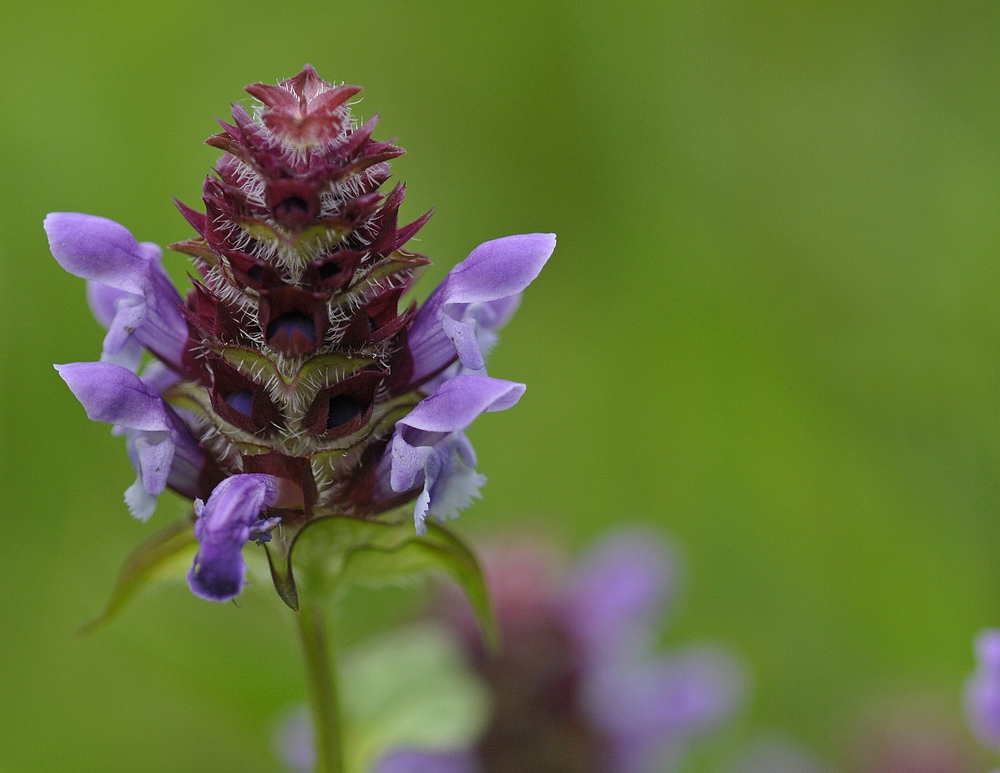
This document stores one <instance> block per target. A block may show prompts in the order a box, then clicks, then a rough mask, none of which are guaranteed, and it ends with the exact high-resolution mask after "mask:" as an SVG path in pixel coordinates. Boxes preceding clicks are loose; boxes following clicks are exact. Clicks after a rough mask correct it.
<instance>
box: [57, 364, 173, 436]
mask: <svg viewBox="0 0 1000 773" xmlns="http://www.w3.org/2000/svg"><path fill="white" fill-rule="evenodd" d="M55 369H56V370H57V371H58V372H59V375H60V376H62V378H63V380H64V381H65V382H66V384H67V385H68V386H69V388H70V390H71V391H72V392H73V394H74V395H76V399H77V400H79V401H80V403H81V404H82V405H83V407H84V409H85V410H86V411H87V416H88V418H90V420H91V421H102V422H105V423H107V424H117V425H118V426H121V427H125V428H126V429H138V430H148V431H166V430H169V429H170V423H169V420H168V419H167V414H166V404H165V403H164V402H163V398H161V397H160V395H159V394H158V393H156V392H154V391H153V390H151V389H150V388H149V387H147V386H146V385H145V384H143V383H142V381H141V380H140V379H139V377H138V376H137V375H135V373H133V372H132V371H130V370H128V369H127V368H123V367H122V366H120V365H115V364H114V363H110V362H73V363H69V364H68V365H56V366H55Z"/></svg>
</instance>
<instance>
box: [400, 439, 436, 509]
mask: <svg viewBox="0 0 1000 773" xmlns="http://www.w3.org/2000/svg"><path fill="white" fill-rule="evenodd" d="M436 456H437V454H435V453H434V446H411V445H410V444H409V443H407V442H406V441H405V440H404V439H403V436H402V435H401V434H399V433H398V432H397V433H396V434H394V435H393V436H392V443H391V445H390V446H389V458H390V459H391V468H390V473H389V481H390V485H391V486H392V490H393V491H394V492H397V493H400V494H401V493H403V492H404V491H409V490H410V489H412V488H414V487H416V486H417V483H418V479H419V478H420V476H421V475H423V474H424V470H425V469H426V468H427V465H429V464H431V462H432V459H434V458H435V457H436ZM426 509H427V505H426V503H424V510H426Z"/></svg>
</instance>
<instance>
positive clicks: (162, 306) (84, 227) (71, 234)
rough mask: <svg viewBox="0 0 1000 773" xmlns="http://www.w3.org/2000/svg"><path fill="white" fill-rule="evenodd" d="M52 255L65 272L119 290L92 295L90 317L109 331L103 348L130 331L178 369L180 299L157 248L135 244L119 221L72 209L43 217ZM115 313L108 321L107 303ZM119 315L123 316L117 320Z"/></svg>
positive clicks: (182, 328)
mask: <svg viewBox="0 0 1000 773" xmlns="http://www.w3.org/2000/svg"><path fill="white" fill-rule="evenodd" d="M45 231H46V233H47V234H48V237H49V247H50V249H51V250H52V254H53V256H54V257H55V259H56V260H57V261H58V262H59V265H60V266H62V267H63V268H64V269H65V270H66V271H68V272H69V273H71V274H74V275H75V276H79V277H81V278H83V279H87V280H90V281H91V282H95V283H99V284H101V285H105V286H106V287H108V288H111V289H112V290H118V291H120V292H122V293H124V294H125V297H121V298H115V299H113V296H112V294H111V293H110V291H102V293H98V296H97V297H96V298H95V297H94V293H93V291H92V292H91V307H92V308H93V309H94V312H95V316H96V317H97V318H98V321H100V322H101V323H102V324H104V325H105V326H106V327H108V329H109V333H108V337H107V338H106V339H105V352H106V353H107V354H108V356H109V357H114V356H115V355H117V354H118V353H119V352H120V351H121V349H122V347H123V346H124V345H125V344H124V342H125V340H127V339H128V338H129V337H131V336H132V335H134V336H135V339H136V340H137V341H138V342H139V343H140V344H141V345H142V346H144V347H145V348H147V349H149V350H150V351H151V352H153V354H155V355H156V356H157V357H159V358H160V359H162V360H164V361H165V362H167V363H169V364H170V365H171V366H173V367H174V368H179V367H180V363H181V358H182V356H183V353H184V348H185V346H186V342H187V324H186V322H185V321H184V316H183V313H182V311H181V309H182V306H183V304H182V301H181V297H180V295H179V294H178V292H177V290H176V288H175V287H174V286H173V284H171V282H170V279H169V277H168V276H167V275H166V272H164V270H163V267H162V266H161V265H160V249H159V247H157V246H156V245H154V244H150V243H143V244H139V243H138V242H137V241H136V240H135V237H133V236H132V234H131V233H130V232H129V231H128V229H127V228H125V227H124V226H122V225H119V224H118V223H115V222H114V221H113V220H108V219H106V218H103V217H95V216H94V215H82V214H78V213H73V212H53V213H51V214H50V215H48V216H47V217H46V218H45ZM112 299H113V300H114V309H115V311H114V314H113V315H112V316H111V317H110V319H109V311H110V309H109V302H110V301H111V300H112ZM119 315H124V316H123V317H122V318H121V319H118V316H119Z"/></svg>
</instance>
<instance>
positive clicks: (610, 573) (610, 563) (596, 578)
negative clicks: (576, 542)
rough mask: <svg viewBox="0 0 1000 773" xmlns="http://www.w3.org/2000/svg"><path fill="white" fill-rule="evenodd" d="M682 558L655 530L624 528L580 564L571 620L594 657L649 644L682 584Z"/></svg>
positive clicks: (572, 582)
mask: <svg viewBox="0 0 1000 773" xmlns="http://www.w3.org/2000/svg"><path fill="white" fill-rule="evenodd" d="M676 573H677V571H676V561H675V560H674V556H673V554H672V552H671V551H670V550H669V548H668V547H667V545H666V544H665V543H664V542H663V541H662V540H661V539H660V538H659V537H658V536H657V535H655V534H653V533H650V532H644V531H634V532H623V533H618V534H615V535H614V536H612V537H610V538H608V539H605V540H604V541H602V542H601V543H599V544H598V545H596V546H595V547H594V548H592V549H591V551H590V552H589V553H588V554H587V555H585V556H584V557H583V558H582V559H580V561H579V562H578V563H577V564H576V566H575V568H574V571H573V574H572V576H571V577H570V579H569V582H568V583H567V588H568V592H567V595H566V599H565V602H564V603H565V609H566V612H567V623H568V624H569V625H570V626H571V627H572V628H573V629H574V631H575V632H576V634H577V636H578V637H579V639H580V641H581V642H582V643H584V644H585V645H586V646H587V649H588V650H589V655H590V657H592V658H602V657H603V658H607V657H615V656H616V654H618V653H622V651H623V650H626V649H629V648H632V649H633V650H634V649H636V648H637V647H638V646H640V645H642V644H644V643H645V641H644V640H645V639H646V638H648V635H649V633H650V628H651V626H652V625H653V623H654V622H655V621H656V620H657V619H658V617H659V615H660V614H661V613H662V612H663V608H664V606H665V603H666V602H667V600H668V598H669V596H670V595H671V594H672V592H673V591H674V588H675V583H676Z"/></svg>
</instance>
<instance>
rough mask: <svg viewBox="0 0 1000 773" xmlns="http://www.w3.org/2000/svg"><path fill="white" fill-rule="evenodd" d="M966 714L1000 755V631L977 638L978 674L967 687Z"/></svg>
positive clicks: (970, 680)
mask: <svg viewBox="0 0 1000 773" xmlns="http://www.w3.org/2000/svg"><path fill="white" fill-rule="evenodd" d="M965 711H966V715H967V717H968V720H969V724H970V725H971V726H972V729H973V731H974V732H975V733H976V736H977V737H978V738H979V740H980V741H982V742H983V743H984V744H985V745H986V746H989V747H990V748H992V749H995V750H997V751H1000V629H998V628H991V629H988V630H985V631H983V632H982V633H980V634H979V636H977V637H976V672H975V673H974V674H973V675H972V677H971V678H970V679H969V681H968V682H967V683H966V685H965Z"/></svg>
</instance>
